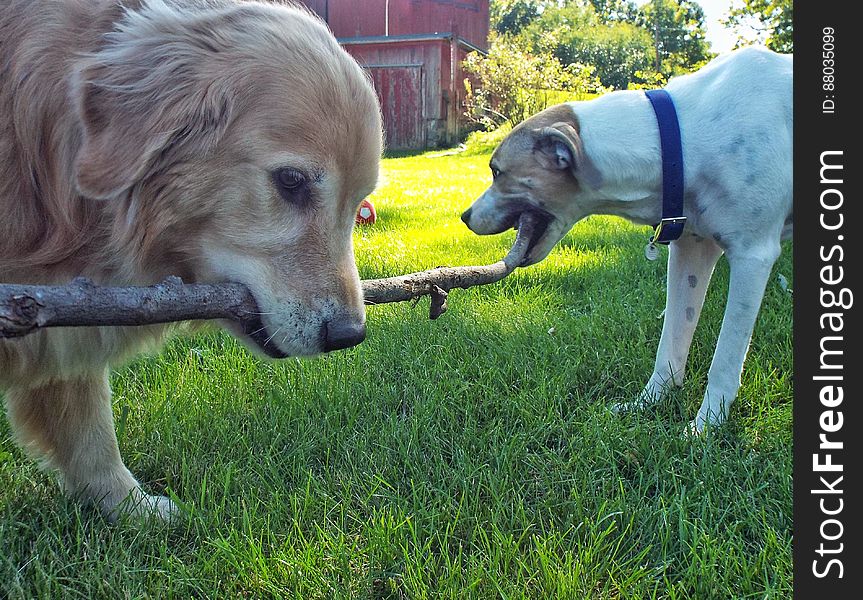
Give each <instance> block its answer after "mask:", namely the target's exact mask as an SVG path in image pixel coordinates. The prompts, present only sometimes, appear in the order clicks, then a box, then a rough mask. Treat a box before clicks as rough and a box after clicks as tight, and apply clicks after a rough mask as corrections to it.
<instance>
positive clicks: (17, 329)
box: [0, 213, 538, 338]
mask: <svg viewBox="0 0 863 600" xmlns="http://www.w3.org/2000/svg"><path fill="white" fill-rule="evenodd" d="M537 225H538V219H537V218H536V217H535V216H534V215H532V214H530V213H525V214H524V215H522V217H521V219H520V221H519V229H518V236H517V237H516V240H515V243H514V244H513V246H512V248H511V249H510V251H509V253H508V254H507V255H506V257H504V259H503V260H501V261H498V262H496V263H494V264H491V265H485V266H471V267H439V268H437V269H431V270H429V271H422V272H419V273H410V274H408V275H402V276H399V277H389V278H386V279H370V280H365V281H363V282H362V288H363V294H364V296H365V302H366V304H371V305H374V304H386V303H389V302H404V301H408V300H414V299H417V298H419V297H421V296H431V297H432V302H431V308H430V313H429V317H430V318H432V319H436V318H437V317H439V316H440V315H442V314H443V313H444V312H446V309H447V306H446V298H447V293H448V292H449V291H450V290H451V289H454V288H468V287H473V286H476V285H486V284H489V283H494V282H496V281H500V280H501V279H503V278H504V277H506V276H507V275H509V274H510V273H512V272H513V270H515V268H516V267H517V266H519V265H520V264H521V263H522V261H523V260H524V258H525V256H526V255H527V251H528V248H529V246H530V239H531V236H532V233H533V231H534V229H535V228H536V227H537ZM258 317H259V309H258V307H257V304H256V303H255V299H254V298H253V297H252V294H251V293H250V292H249V290H248V288H246V287H245V286H244V285H242V284H239V283H220V284H183V282H182V281H181V280H180V279H179V278H177V277H170V278H168V279H166V280H165V281H163V282H162V283H159V284H157V285H154V286H150V287H102V286H97V285H94V284H93V283H92V282H90V281H89V280H86V279H75V280H74V281H72V282H71V283H70V284H68V285H55V286H35V285H14V284H0V338H12V337H21V336H24V335H27V334H28V333H32V332H34V331H36V330H38V329H41V328H43V327H96V326H129V325H153V324H157V323H170V322H174V321H195V320H208V319H230V320H233V321H238V322H240V323H243V322H248V323H252V322H254V321H255V320H256V319H258Z"/></svg>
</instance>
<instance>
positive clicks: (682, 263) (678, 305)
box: [638, 235, 722, 406]
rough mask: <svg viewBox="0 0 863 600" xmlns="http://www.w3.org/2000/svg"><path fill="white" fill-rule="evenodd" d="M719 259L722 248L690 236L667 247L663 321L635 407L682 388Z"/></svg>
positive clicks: (650, 402)
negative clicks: (688, 358) (645, 380)
mask: <svg viewBox="0 0 863 600" xmlns="http://www.w3.org/2000/svg"><path fill="white" fill-rule="evenodd" d="M720 256H722V248H720V247H719V246H718V245H717V244H716V242H714V241H713V240H710V239H706V238H702V237H697V236H694V235H687V236H685V237H683V238H681V239H679V240H677V241H675V242H672V243H671V244H670V246H669V249H668V291H667V297H666V303H665V321H664V322H663V324H662V335H661V336H660V338H659V349H658V350H657V352H656V363H655V365H654V367H653V374H652V375H651V376H650V380H649V381H648V382H647V385H646V386H645V387H644V389H643V390H642V392H641V395H640V396H639V399H638V404H640V405H642V406H645V405H649V404H652V403H654V402H656V401H657V400H659V399H661V398H662V396H663V394H664V393H665V392H666V391H667V390H668V388H669V387H670V386H672V385H676V386H680V385H683V374H684V369H685V368H686V359H687V357H688V356H689V346H690V345H691V344H692V335H693V333H694V332H695V326H696V325H697V324H698V318H699V316H700V315H701V308H702V306H703V305H704V296H705V295H706V294H707V286H708V284H709V283H710V277H711V276H712V275H713V269H714V267H715V266H716V261H717V260H719V257H720Z"/></svg>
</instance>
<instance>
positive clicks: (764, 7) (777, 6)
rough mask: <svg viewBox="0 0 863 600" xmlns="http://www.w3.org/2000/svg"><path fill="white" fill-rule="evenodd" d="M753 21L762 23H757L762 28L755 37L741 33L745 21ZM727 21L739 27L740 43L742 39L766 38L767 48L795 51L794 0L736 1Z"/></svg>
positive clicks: (747, 41)
mask: <svg viewBox="0 0 863 600" xmlns="http://www.w3.org/2000/svg"><path fill="white" fill-rule="evenodd" d="M753 21H757V22H758V23H759V25H758V26H757V27H756V29H758V32H759V35H758V39H756V40H751V39H747V38H746V37H745V36H744V35H740V30H741V29H742V28H743V25H744V24H751V23H752V22H753ZM724 24H725V25H726V26H728V27H733V28H734V29H736V30H737V31H738V35H740V39H739V40H738V46H739V45H741V44H742V43H752V42H753V41H763V42H764V43H765V44H766V45H767V47H768V48H770V49H771V50H775V51H776V52H786V53H790V52H793V51H794V2H793V0H744V3H743V6H739V5H737V3H734V4H732V5H731V10H730V12H729V15H728V19H727V20H726V21H724Z"/></svg>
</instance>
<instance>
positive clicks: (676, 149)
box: [645, 90, 686, 244]
mask: <svg viewBox="0 0 863 600" xmlns="http://www.w3.org/2000/svg"><path fill="white" fill-rule="evenodd" d="M645 95H646V96H647V99H648V100H650V104H651V106H653V112H655V113H656V122H657V124H658V125H659V142H660V145H661V148H662V220H661V221H660V222H659V223H658V224H657V225H656V227H655V229H654V231H653V237H652V238H651V239H650V244H668V243H669V242H673V241H674V240H676V239H677V238H679V237H680V236H681V234H682V233H683V227H684V226H685V225H686V217H684V216H683V143H682V142H681V140H680V123H679V122H678V120H677V111H676V110H675V109H674V101H673V100H672V99H671V95H670V94H669V93H668V92H666V91H665V90H647V91H646V92H645Z"/></svg>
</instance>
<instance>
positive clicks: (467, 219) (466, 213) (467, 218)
mask: <svg viewBox="0 0 863 600" xmlns="http://www.w3.org/2000/svg"><path fill="white" fill-rule="evenodd" d="M461 220H462V221H463V222H464V224H465V225H468V226H469V225H470V209H467V210H466V211H464V212H463V213H461Z"/></svg>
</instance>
